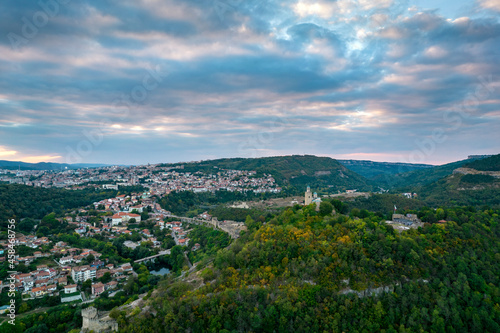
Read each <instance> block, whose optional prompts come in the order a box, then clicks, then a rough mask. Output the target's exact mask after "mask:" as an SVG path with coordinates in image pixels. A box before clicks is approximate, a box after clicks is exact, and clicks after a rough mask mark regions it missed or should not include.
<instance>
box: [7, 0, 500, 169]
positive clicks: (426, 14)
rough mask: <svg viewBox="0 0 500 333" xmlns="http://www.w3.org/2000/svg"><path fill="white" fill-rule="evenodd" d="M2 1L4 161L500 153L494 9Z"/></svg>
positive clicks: (487, 2)
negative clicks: (499, 149)
mask: <svg viewBox="0 0 500 333" xmlns="http://www.w3.org/2000/svg"><path fill="white" fill-rule="evenodd" d="M432 3H433V2H430V1H427V0H422V1H419V2H415V3H413V2H411V1H404V0H403V1H395V0H377V1H368V0H366V1H365V0H358V1H352V0H337V1H326V0H325V1H312V0H298V1H273V0H271V1H263V0H247V1H243V0H231V1H230V0H213V1H212V0H210V1H202V0H183V1H179V0H177V1H172V0H167V1H165V0H161V1H160V0H120V1H118V0H115V1H78V2H77V1H70V0H42V1H40V2H38V3H37V2H35V1H16V0H5V1H2V2H1V3H0V78H1V80H0V114H1V118H0V159H9V160H28V161H41V160H45V161H56V162H70V163H74V162H103V163H133V164H143V163H148V162H151V163H154V162H160V161H182V160H184V161H185V160H199V159H208V158H216V157H232V156H242V157H254V156H269V155H282V154H293V153H295V154H317V155H325V156H332V157H337V158H354V159H373V160H390V161H407V162H417V163H420V162H423V163H441V162H447V161H451V160H456V159H462V158H465V157H466V155H468V154H480V153H484V154H486V153H498V148H499V146H498V142H500V140H499V139H500V134H499V133H500V66H499V59H500V57H499V56H500V47H499V45H500V21H499V13H500V2H499V1H498V0H479V1H477V2H475V3H472V2H470V1H463V2H460V1H458V2H457V1H454V2H450V1H437V2H434V3H435V5H434V6H440V8H433V7H429V6H432Z"/></svg>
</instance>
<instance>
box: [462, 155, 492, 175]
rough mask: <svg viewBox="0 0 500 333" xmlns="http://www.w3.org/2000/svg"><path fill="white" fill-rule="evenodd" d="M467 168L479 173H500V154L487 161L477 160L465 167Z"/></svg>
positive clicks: (486, 159)
mask: <svg viewBox="0 0 500 333" xmlns="http://www.w3.org/2000/svg"><path fill="white" fill-rule="evenodd" d="M465 167H466V168H471V169H475V170H478V171H500V154H498V155H495V156H491V157H488V158H485V159H481V160H476V161H474V162H471V163H468V164H466V165H465Z"/></svg>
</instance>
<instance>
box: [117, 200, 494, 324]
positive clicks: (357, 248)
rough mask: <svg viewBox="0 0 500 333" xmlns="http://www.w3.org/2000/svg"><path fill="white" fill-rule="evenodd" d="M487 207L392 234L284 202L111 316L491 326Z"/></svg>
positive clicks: (380, 226)
mask: <svg viewBox="0 0 500 333" xmlns="http://www.w3.org/2000/svg"><path fill="white" fill-rule="evenodd" d="M419 213H423V212H419ZM499 213H500V211H498V210H497V211H495V210H486V211H480V212H476V211H473V210H467V209H463V208H454V209H446V210H442V212H440V214H442V215H443V216H447V218H450V219H453V222H448V223H446V224H444V225H437V224H432V225H431V224H426V225H425V226H424V227H423V228H419V229H413V230H410V231H405V232H402V233H399V232H396V231H395V230H394V229H393V228H392V227H391V226H388V225H387V224H386V223H385V222H384V221H383V219H381V218H378V217H377V216H375V215H373V214H368V216H367V217H365V218H364V219H362V220H361V219H356V220H352V219H350V218H348V217H346V216H320V215H316V213H315V212H314V210H313V209H310V207H306V208H304V209H299V208H297V209H294V210H292V209H289V210H287V211H285V212H284V213H282V214H281V215H279V216H277V217H275V218H272V219H270V220H268V221H267V223H266V224H265V225H263V224H256V223H255V222H254V221H251V220H248V221H247V222H248V225H249V226H251V227H250V230H249V231H248V232H247V233H246V234H245V235H243V236H242V237H241V238H240V239H238V240H237V241H235V243H233V244H232V245H231V246H230V247H229V248H227V249H222V250H219V251H218V252H217V254H216V255H215V257H214V259H213V263H211V264H209V265H208V267H206V266H205V267H204V268H202V269H201V270H200V271H198V272H196V271H193V272H191V273H189V275H188V276H187V277H186V278H185V280H184V281H183V280H182V279H175V278H170V279H168V280H165V281H163V282H162V283H161V284H160V287H159V289H158V290H157V291H156V292H155V293H153V294H152V295H151V297H148V299H147V300H146V303H145V305H144V307H143V309H147V310H142V311H141V309H135V310H134V311H128V310H127V311H118V310H117V311H112V314H111V315H112V317H114V318H116V319H117V322H118V324H119V326H120V331H121V332H224V333H229V332H388V333H389V332H390V333H396V332H477V333H482V332H499V331H500V307H499V306H498V304H499V302H500V296H499V295H500V289H499V287H498V286H499V283H500V269H499V265H498V260H499V255H498V252H499V251H500V243H499V242H498V238H497V235H498V234H499V233H500V223H499V222H500V220H499ZM377 288H379V289H377ZM382 288H384V289H382Z"/></svg>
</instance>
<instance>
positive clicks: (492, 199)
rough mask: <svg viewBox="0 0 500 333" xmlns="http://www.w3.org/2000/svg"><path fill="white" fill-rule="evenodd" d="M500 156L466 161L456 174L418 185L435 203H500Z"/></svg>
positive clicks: (427, 199)
mask: <svg viewBox="0 0 500 333" xmlns="http://www.w3.org/2000/svg"><path fill="white" fill-rule="evenodd" d="M499 189H500V155H495V156H492V157H489V158H485V159H481V160H476V161H473V162H470V161H469V163H465V164H462V166H461V167H459V168H456V169H455V170H453V171H452V174H450V175H447V176H445V177H442V178H441V179H438V180H436V181H434V182H432V183H429V184H425V185H422V186H420V187H419V188H417V191H418V192H419V193H420V197H421V199H422V200H424V201H425V202H426V203H428V204H431V205H444V204H453V205H472V206H481V205H491V206H495V207H497V206H500V191H499Z"/></svg>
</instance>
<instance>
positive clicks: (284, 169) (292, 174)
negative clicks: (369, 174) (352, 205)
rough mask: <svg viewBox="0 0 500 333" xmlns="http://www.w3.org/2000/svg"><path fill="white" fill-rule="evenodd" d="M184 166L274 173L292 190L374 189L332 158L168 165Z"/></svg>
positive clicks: (186, 169) (194, 169) (188, 169)
mask: <svg viewBox="0 0 500 333" xmlns="http://www.w3.org/2000/svg"><path fill="white" fill-rule="evenodd" d="M181 165H182V166H183V167H184V169H183V172H197V171H201V172H207V173H216V172H217V169H234V170H251V171H256V172H257V174H258V175H259V176H261V175H263V174H264V173H266V174H271V175H272V176H273V177H274V179H275V180H276V182H277V183H278V184H279V185H281V186H286V187H291V191H292V192H293V191H296V192H297V193H298V192H303V191H304V190H305V188H306V186H307V185H309V186H311V189H312V190H313V191H319V190H320V189H322V190H323V191H325V192H337V191H344V190H347V189H358V190H370V189H371V188H372V185H371V183H370V181H369V180H367V179H366V178H365V177H363V176H361V175H358V174H357V173H356V172H354V171H352V170H349V169H348V168H346V167H345V166H343V165H342V164H340V163H339V162H337V161H336V160H334V159H332V158H329V157H317V156H311V155H292V156H276V157H262V158H225V159H217V160H210V161H201V162H191V163H176V164H165V166H173V167H175V166H181Z"/></svg>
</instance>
